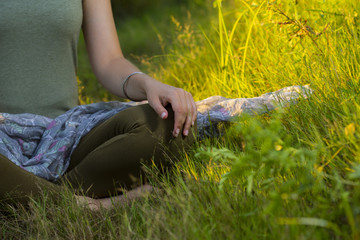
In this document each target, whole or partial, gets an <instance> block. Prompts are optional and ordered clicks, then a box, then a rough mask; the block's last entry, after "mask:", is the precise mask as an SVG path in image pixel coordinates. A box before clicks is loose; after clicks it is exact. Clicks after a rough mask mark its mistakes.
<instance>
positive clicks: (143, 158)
mask: <svg viewBox="0 0 360 240" xmlns="http://www.w3.org/2000/svg"><path fill="white" fill-rule="evenodd" d="M167 110H168V112H169V117H168V118H167V119H165V120H164V119H161V118H160V117H159V116H158V115H157V114H156V113H155V111H154V110H153V109H152V108H151V107H150V106H149V105H148V104H144V105H139V106H135V107H131V108H129V109H126V110H124V111H121V112H120V113H118V114H116V115H115V116H113V117H112V118H110V119H108V120H107V121H105V122H104V123H102V124H100V125H99V126H97V127H95V128H94V129H93V130H92V131H90V132H89V133H88V134H87V135H86V136H84V137H83V139H82V140H81V141H80V143H79V145H78V147H77V148H76V149H75V151H74V152H73V155H72V158H71V163H70V167H69V170H68V172H67V174H66V177H67V179H68V180H69V181H70V183H71V184H72V185H73V187H74V188H76V189H81V190H84V191H88V192H87V193H88V195H91V196H97V197H103V196H107V195H109V193H111V194H114V193H116V188H132V187H133V185H134V184H137V182H138V180H139V178H140V177H141V175H142V170H141V166H142V164H143V163H145V164H146V163H149V162H153V163H155V164H156V165H157V166H162V167H167V166H168V165H169V163H170V161H169V160H170V159H172V160H176V159H178V158H179V156H180V155H181V152H183V151H184V150H185V151H186V150H187V149H188V148H189V147H190V145H192V144H193V143H194V142H195V139H196V136H195V133H196V128H193V131H192V134H189V136H188V137H183V136H179V137H177V138H174V137H173V136H172V129H173V127H174V113H173V111H172V109H171V106H169V107H167Z"/></svg>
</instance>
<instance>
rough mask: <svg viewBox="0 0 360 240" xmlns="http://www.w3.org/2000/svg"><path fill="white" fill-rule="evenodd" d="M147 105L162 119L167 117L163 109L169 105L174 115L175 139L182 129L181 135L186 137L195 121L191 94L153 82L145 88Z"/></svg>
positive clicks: (195, 113) (195, 112) (194, 108)
mask: <svg viewBox="0 0 360 240" xmlns="http://www.w3.org/2000/svg"><path fill="white" fill-rule="evenodd" d="M145 92H146V95H147V99H148V102H149V105H150V106H151V107H152V108H153V109H154V110H155V111H156V112H157V114H158V115H159V116H160V117H161V118H162V119H166V118H167V117H168V112H167V111H166V109H165V107H166V105H168V104H169V103H170V104H171V107H172V109H173V110H174V113H175V122H174V129H173V136H174V137H177V136H178V135H179V134H180V131H181V129H182V134H183V135H184V136H187V135H188V134H189V131H190V128H191V126H194V124H195V121H196V115H197V111H196V105H195V102H194V99H193V97H192V95H191V93H189V92H187V91H185V90H183V89H181V88H176V87H172V86H169V85H166V84H163V83H161V82H157V81H156V82H155V81H153V82H152V83H151V85H148V86H147V87H146V88H145Z"/></svg>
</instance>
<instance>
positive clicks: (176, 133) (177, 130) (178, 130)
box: [175, 129, 180, 137]
mask: <svg viewBox="0 0 360 240" xmlns="http://www.w3.org/2000/svg"><path fill="white" fill-rule="evenodd" d="M179 133H180V129H176V131H175V137H177V136H179Z"/></svg>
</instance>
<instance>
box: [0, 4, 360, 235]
mask: <svg viewBox="0 0 360 240" xmlns="http://www.w3.org/2000/svg"><path fill="white" fill-rule="evenodd" d="M203 4H204V5H207V6H208V7H207V8H206V11H207V14H206V15H204V16H201V18H202V20H201V22H200V23H199V22H197V21H195V20H196V19H197V16H196V12H197V9H190V10H189V13H188V14H187V15H186V16H184V17H182V18H180V19H179V18H177V17H172V18H170V19H169V21H171V22H172V23H173V26H172V29H173V33H172V35H173V38H172V40H171V41H170V42H169V41H167V40H166V39H168V38H167V37H163V36H162V34H165V33H160V32H158V36H159V40H158V41H159V45H160V46H161V51H162V53H161V54H159V55H155V56H152V57H151V58H148V57H144V58H142V59H141V63H142V69H145V70H146V71H147V72H149V74H151V75H152V76H154V77H156V78H158V79H160V80H162V81H164V82H166V83H169V84H172V85H175V86H178V87H183V88H185V89H186V90H188V91H190V92H191V93H192V94H193V96H194V98H195V99H196V100H199V99H203V98H206V97H208V96H211V95H223V96H225V97H233V98H237V97H255V96H258V95H261V94H263V93H265V92H270V91H274V90H277V89H279V88H282V87H285V86H290V85H304V84H309V85H310V87H311V88H312V89H313V94H312V95H311V96H309V98H308V99H306V100H305V99H299V102H298V104H296V105H291V106H287V107H285V108H282V109H278V110H277V111H275V112H271V113H269V114H266V115H262V116H251V117H250V116H240V117H239V119H237V120H236V121H234V122H233V123H232V124H231V126H230V127H227V128H226V131H225V134H224V135H223V136H222V137H218V138H212V139H203V140H201V141H199V142H198V143H197V144H196V146H195V147H194V148H193V150H192V151H191V152H188V153H184V158H183V160H182V161H180V162H177V163H176V164H175V167H174V169H173V170H172V171H171V172H169V173H167V174H166V175H162V176H161V177H159V176H158V174H157V171H158V170H157V169H152V168H150V169H148V172H149V174H148V175H149V178H150V180H151V182H152V184H154V185H155V186H157V187H159V188H161V189H163V191H161V192H157V193H154V194H152V195H150V196H148V197H146V198H144V199H142V200H140V201H136V202H133V203H131V204H129V205H124V206H118V207H116V208H115V209H113V210H110V211H107V210H103V211H100V212H97V213H94V212H91V211H89V210H87V209H84V208H80V207H78V206H77V205H76V204H75V203H74V201H73V198H72V197H71V195H72V194H71V193H70V192H69V193H67V194H64V196H63V200H62V201H61V202H60V203H57V204H55V203H52V202H49V201H47V200H46V198H44V199H43V200H42V201H32V202H31V206H30V210H22V209H14V208H12V209H11V211H10V213H9V211H8V214H7V215H3V216H2V220H1V233H2V238H4V239H11V238H16V239H19V238H23V239H38V238H40V239H359V238H360V231H359V226H360V200H359V199H360V164H359V162H360V158H359V156H360V147H359V142H360V140H359V139H360V130H359V129H360V126H359V120H360V104H359V79H360V40H359V37H360V16H359V14H360V12H359V11H360V2H359V1H356V0H342V1H336V0H333V1H322V0H321V1H320V0H309V1H302V0H298V1H281V0H279V1H247V0H233V1H221V0H216V1H215V2H210V1H203ZM164 39H165V40H164ZM125 44H126V43H125ZM139 59H140V58H139ZM80 79H81V76H80ZM82 85H84V83H82ZM85 87H86V88H87V87H88V86H85ZM80 89H81V88H80ZM83 91H84V90H83ZM98 91H102V90H100V89H99V90H98ZM97 94H98V95H101V94H102V93H101V92H100V93H97ZM98 95H88V96H87V98H84V96H82V98H81V99H80V100H81V101H83V102H92V101H94V99H98ZM102 98H104V97H102ZM84 99H85V100H84ZM109 99H113V97H112V96H107V97H105V98H104V100H109Z"/></svg>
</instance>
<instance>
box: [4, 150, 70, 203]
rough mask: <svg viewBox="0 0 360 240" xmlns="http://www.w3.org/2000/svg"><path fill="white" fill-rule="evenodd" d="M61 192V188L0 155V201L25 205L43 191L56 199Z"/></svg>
mask: <svg viewBox="0 0 360 240" xmlns="http://www.w3.org/2000/svg"><path fill="white" fill-rule="evenodd" d="M62 190H63V189H62V187H61V186H58V185H55V184H53V183H51V182H48V181H47V180H45V179H42V178H40V177H37V176H35V175H34V174H32V173H30V172H27V171H26V170H24V169H22V168H20V167H19V166H17V165H16V164H14V163H13V162H11V161H10V160H9V159H8V158H6V157H5V156H3V155H1V154H0V200H1V201H5V202H20V203H22V204H26V203H27V202H28V200H29V197H30V196H32V197H40V196H41V195H42V192H43V191H45V192H48V193H51V196H52V197H55V198H57V195H59V194H60V192H61V191H62Z"/></svg>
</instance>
